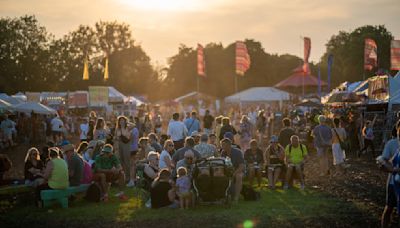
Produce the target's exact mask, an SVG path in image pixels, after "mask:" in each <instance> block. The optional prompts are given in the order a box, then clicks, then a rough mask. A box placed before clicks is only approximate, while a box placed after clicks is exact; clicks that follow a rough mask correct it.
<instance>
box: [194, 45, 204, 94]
mask: <svg viewBox="0 0 400 228" xmlns="http://www.w3.org/2000/svg"><path fill="white" fill-rule="evenodd" d="M197 75H198V77H196V81H197V94H199V93H200V77H204V78H205V77H206V64H205V58H204V48H203V46H202V45H201V44H197Z"/></svg>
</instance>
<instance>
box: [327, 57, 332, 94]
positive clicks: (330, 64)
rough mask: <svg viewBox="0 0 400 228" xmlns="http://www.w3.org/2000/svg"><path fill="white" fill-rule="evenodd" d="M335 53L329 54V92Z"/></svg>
mask: <svg viewBox="0 0 400 228" xmlns="http://www.w3.org/2000/svg"><path fill="white" fill-rule="evenodd" d="M332 64H333V55H332V54H329V56H328V92H329V91H331V73H332Z"/></svg>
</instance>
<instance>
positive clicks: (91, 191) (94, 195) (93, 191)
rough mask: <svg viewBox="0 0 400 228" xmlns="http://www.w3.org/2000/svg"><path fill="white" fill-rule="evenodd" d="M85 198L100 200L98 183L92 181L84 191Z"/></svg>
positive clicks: (94, 200)
mask: <svg viewBox="0 0 400 228" xmlns="http://www.w3.org/2000/svg"><path fill="white" fill-rule="evenodd" d="M85 199H86V200H87V201H89V202H96V203H97V202H100V199H101V188H100V186H99V184H98V183H96V182H94V183H92V184H91V185H90V186H89V188H88V189H87V191H86V196H85Z"/></svg>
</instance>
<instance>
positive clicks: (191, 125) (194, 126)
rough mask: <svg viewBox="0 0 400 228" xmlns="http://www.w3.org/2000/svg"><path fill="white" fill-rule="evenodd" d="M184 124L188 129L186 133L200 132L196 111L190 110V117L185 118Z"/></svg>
mask: <svg viewBox="0 0 400 228" xmlns="http://www.w3.org/2000/svg"><path fill="white" fill-rule="evenodd" d="M185 126H186V129H187V130H188V135H192V133H193V132H195V131H196V132H200V121H199V120H198V119H197V113H196V112H195V111H193V112H192V114H191V117H190V118H187V119H186V120H185Z"/></svg>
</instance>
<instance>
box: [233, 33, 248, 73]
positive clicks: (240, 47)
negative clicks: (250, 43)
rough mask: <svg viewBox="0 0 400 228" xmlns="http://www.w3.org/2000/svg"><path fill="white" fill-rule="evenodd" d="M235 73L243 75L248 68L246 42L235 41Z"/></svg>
mask: <svg viewBox="0 0 400 228" xmlns="http://www.w3.org/2000/svg"><path fill="white" fill-rule="evenodd" d="M235 59H236V74H238V75H241V76H244V73H245V72H246V71H247V70H248V69H249V68H250V63H251V62H250V56H249V53H248V52H247V47H246V44H245V43H244V42H242V41H236V58H235Z"/></svg>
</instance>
